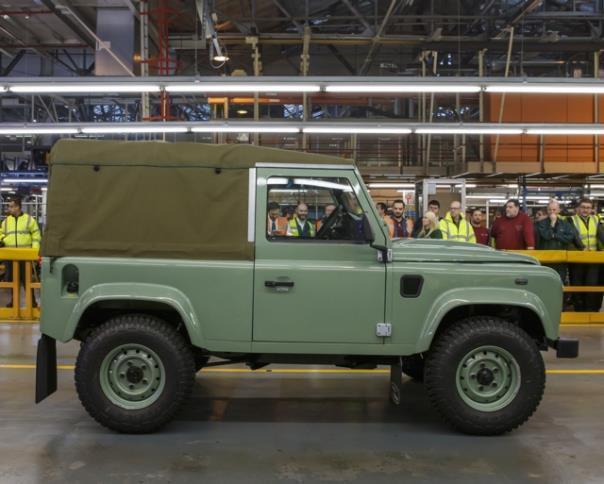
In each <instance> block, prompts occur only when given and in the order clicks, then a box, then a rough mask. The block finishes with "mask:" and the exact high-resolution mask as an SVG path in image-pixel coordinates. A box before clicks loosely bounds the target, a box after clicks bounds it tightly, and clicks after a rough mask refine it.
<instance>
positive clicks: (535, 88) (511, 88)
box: [485, 83, 604, 94]
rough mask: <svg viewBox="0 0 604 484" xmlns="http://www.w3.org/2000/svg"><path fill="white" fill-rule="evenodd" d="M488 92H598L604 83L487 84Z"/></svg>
mask: <svg viewBox="0 0 604 484" xmlns="http://www.w3.org/2000/svg"><path fill="white" fill-rule="evenodd" d="M485 91H486V92H497V93H519V94H598V93H604V85H595V84H591V85H585V86H577V85H573V84H572V83H568V84H547V83H543V84H535V83H531V84H491V85H487V86H485Z"/></svg>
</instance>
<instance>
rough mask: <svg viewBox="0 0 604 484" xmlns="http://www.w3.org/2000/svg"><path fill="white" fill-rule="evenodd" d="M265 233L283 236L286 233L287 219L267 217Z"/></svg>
mask: <svg viewBox="0 0 604 484" xmlns="http://www.w3.org/2000/svg"><path fill="white" fill-rule="evenodd" d="M266 231H267V233H268V235H285V234H286V233H287V219H286V218H285V217H277V218H275V219H272V218H270V217H267V222H266Z"/></svg>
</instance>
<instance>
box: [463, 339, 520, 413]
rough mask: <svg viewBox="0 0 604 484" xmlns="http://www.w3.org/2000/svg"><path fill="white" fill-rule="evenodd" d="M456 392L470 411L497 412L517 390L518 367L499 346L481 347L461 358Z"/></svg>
mask: <svg viewBox="0 0 604 484" xmlns="http://www.w3.org/2000/svg"><path fill="white" fill-rule="evenodd" d="M455 380H456V383H457V392H458V394H459V396H460V397H461V399H462V400H463V401H464V402H465V403H466V404H467V405H468V406H469V407H471V408H473V409H475V410H479V411H481V412H496V411H498V410H501V409H502V408H505V407H506V406H508V405H509V404H510V403H511V402H512V401H513V400H514V398H516V395H517V394H518V390H519V389H520V382H521V374H520V366H519V365H518V362H517V361H516V359H515V358H514V357H513V356H512V355H511V354H510V353H509V352H508V351H506V350H504V349H503V348H500V347H498V346H481V347H479V348H476V349H474V350H472V351H470V352H469V353H468V354H466V356H464V357H463V358H462V360H461V362H460V363H459V365H458V366H457V373H456V378H455Z"/></svg>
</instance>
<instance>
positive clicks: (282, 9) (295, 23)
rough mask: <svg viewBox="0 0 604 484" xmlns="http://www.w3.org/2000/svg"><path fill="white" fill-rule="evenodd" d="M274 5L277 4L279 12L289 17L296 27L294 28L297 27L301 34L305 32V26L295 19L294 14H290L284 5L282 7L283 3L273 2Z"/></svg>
mask: <svg viewBox="0 0 604 484" xmlns="http://www.w3.org/2000/svg"><path fill="white" fill-rule="evenodd" d="M273 3H274V4H275V7H277V8H278V9H279V10H281V13H282V14H283V15H285V16H286V17H287V20H289V21H290V22H291V23H292V24H293V25H294V27H296V29H297V30H298V32H300V33H303V32H304V26H303V25H302V24H301V23H300V22H298V21H297V20H295V19H294V17H293V16H292V14H291V13H289V11H288V10H287V9H286V8H285V7H284V6H283V5H281V2H280V1H279V0H273Z"/></svg>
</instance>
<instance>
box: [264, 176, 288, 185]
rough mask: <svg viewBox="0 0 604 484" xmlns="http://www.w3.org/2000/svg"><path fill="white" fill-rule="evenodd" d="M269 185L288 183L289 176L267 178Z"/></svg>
mask: <svg viewBox="0 0 604 484" xmlns="http://www.w3.org/2000/svg"><path fill="white" fill-rule="evenodd" d="M266 184H267V185H287V178H281V177H273V178H269V179H268V180H266Z"/></svg>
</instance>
